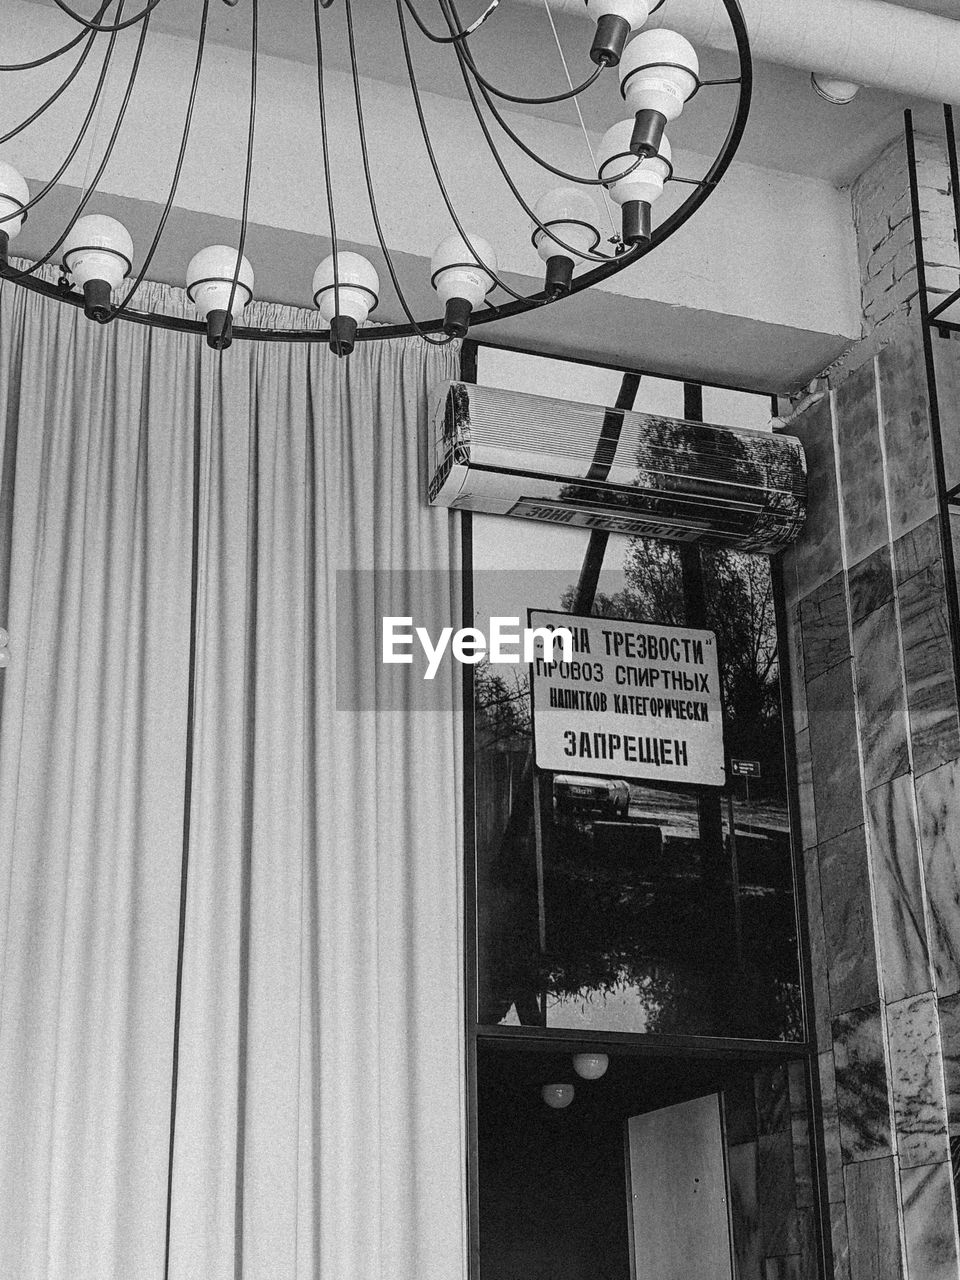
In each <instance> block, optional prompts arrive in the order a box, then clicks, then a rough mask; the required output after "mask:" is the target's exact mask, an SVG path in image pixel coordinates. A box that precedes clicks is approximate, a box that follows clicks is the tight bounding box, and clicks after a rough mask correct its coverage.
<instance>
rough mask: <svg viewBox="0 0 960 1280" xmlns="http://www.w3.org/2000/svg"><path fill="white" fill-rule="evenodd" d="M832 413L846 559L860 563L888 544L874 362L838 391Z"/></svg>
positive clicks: (845, 382) (853, 374)
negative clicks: (834, 427) (834, 424)
mask: <svg viewBox="0 0 960 1280" xmlns="http://www.w3.org/2000/svg"><path fill="white" fill-rule="evenodd" d="M833 411H834V418H835V422H836V429H837V462H838V470H839V472H840V504H841V511H842V515H843V525H844V532H845V537H846V541H847V558H848V559H849V560H851V561H858V560H862V559H863V558H864V556H868V555H870V553H871V552H872V551H876V550H877V548H878V547H880V546H882V545H883V544H884V543H885V542H886V540H887V504H886V495H885V492H884V482H883V455H882V453H881V450H880V422H879V417H878V413H877V393H876V369H875V364H874V361H872V360H868V361H867V363H866V364H864V365H862V366H861V367H860V368H859V369H857V370H856V372H854V373H852V374H850V376H849V377H848V378H846V379H845V381H844V382H843V383H842V384H841V385H840V386H839V387H838V388H837V393H836V398H835V400H834V408H833Z"/></svg>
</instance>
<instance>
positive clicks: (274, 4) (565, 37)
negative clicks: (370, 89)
mask: <svg viewBox="0 0 960 1280" xmlns="http://www.w3.org/2000/svg"><path fill="white" fill-rule="evenodd" d="M37 2H38V3H42V4H45V5H47V6H48V7H52V6H53V0H37ZM417 2H418V8H419V10H420V11H421V13H422V16H423V17H424V19H425V20H427V19H429V21H430V23H431V24H432V26H433V28H434V29H436V30H438V31H439V30H440V21H439V17H438V12H437V6H436V5H435V4H434V3H430V2H429V0H417ZM397 3H398V0H353V16H354V23H355V37H356V46H357V52H358V63H359V65H360V67H361V70H362V72H363V74H364V75H367V76H370V77H371V78H373V79H382V80H387V81H389V82H393V83H398V84H403V83H406V79H407V72H406V64H405V60H404V54H403V49H402V41H401V40H400V38H399V29H398V20H397V8H396V6H397ZM901 4H902V5H904V6H905V7H909V8H912V9H922V10H925V11H927V12H930V13H937V14H940V15H942V16H945V17H951V18H956V19H957V20H960V0H901ZM86 7H87V8H88V9H90V10H91V11H92V9H93V7H94V4H93V0H86ZM199 7H200V6H199V4H198V2H197V0H160V4H159V6H158V8H157V10H156V12H155V14H154V16H153V20H152V21H153V23H154V24H155V26H156V27H158V28H159V29H161V30H165V31H168V32H175V33H181V34H186V33H194V32H195V31H196V29H197V23H198V10H199ZM484 7H485V6H484V5H481V4H480V3H479V0H461V12H462V14H463V16H464V17H465V18H466V17H468V16H469V17H473V16H475V15H476V14H479V13H480V12H482V10H483V8H484ZM250 16H251V13H250V4H249V0H239V2H238V3H237V4H236V6H235V7H231V6H229V5H227V4H225V3H223V2H222V0H211V7H210V19H209V37H210V38H211V39H213V40H215V41H217V42H220V43H224V44H228V45H233V46H235V47H244V48H245V47H248V46H249V41H250ZM63 21H64V29H65V31H71V30H72V29H73V26H72V24H71V23H70V21H69V19H67V18H66V17H64V20H63ZM322 22H323V32H324V55H325V58H326V59H327V61H328V63H329V64H330V65H333V66H339V67H343V68H346V67H347V66H349V60H348V42H347V31H346V21H345V4H344V2H343V0H334V3H333V4H332V5H331V7H330V9H328V10H324V11H323V17H322ZM555 23H556V29H557V33H558V36H559V40H560V44H561V47H562V48H563V50H564V52H565V55H566V57H567V62H568V64H569V67H570V72H571V75H573V76H577V75H578V73H581V72H585V71H587V70H590V69H592V68H591V64H589V62H588V61H587V58H586V56H585V49H586V45H587V37H588V36H589V31H590V28H589V25H588V24H587V23H586V22H584V21H583V20H582V19H580V18H578V17H575V16H571V15H570V14H569V13H565V12H558V13H557V14H556V16H555ZM259 26H260V32H259V41H260V48H261V50H262V51H263V52H267V53H270V54H273V55H275V56H277V57H283V58H289V59H294V60H297V61H302V62H310V61H312V60H313V58H314V56H315V53H314V48H315V34H314V18H313V3H312V0H270V3H269V4H263V3H261V4H260V14H259ZM407 27H408V30H409V33H410V43H411V49H412V54H413V58H414V63H415V66H416V71H417V76H418V80H419V83H420V85H421V87H422V88H423V89H425V90H429V91H432V92H435V93H440V94H446V95H455V96H460V97H462V96H463V95H464V89H463V84H462V81H461V79H460V73H459V70H458V68H457V64H456V59H455V57H454V55H453V53H452V52H451V51H450V49H449V46H437V45H430V44H428V43H427V41H426V40H424V38H423V37H422V36H421V35H420V33H419V32H418V31H417V30H416V28H415V27H414V26H413V24H412V23H411V22H410V21H409V19H408V21H407ZM531 40H534V41H536V42H537V45H538V46H539V47H540V48H542V50H543V57H542V59H536V60H531V58H530V54H529V50H530V47H531ZM472 48H473V49H474V56H475V57H476V60H477V63H478V65H479V66H480V67H481V69H482V70H483V71H484V72H485V73H486V74H487V75H488V77H489V78H490V79H491V80H493V81H494V82H495V83H496V84H497V85H498V86H500V87H502V88H504V89H507V90H512V91H516V92H520V93H525V94H527V95H528V96H538V95H542V94H544V93H550V92H556V89H557V86H558V84H562V83H563V80H562V76H563V69H562V65H561V63H560V59H559V54H558V52H557V46H556V42H555V41H554V36H553V32H552V30H551V25H550V21H549V18H548V15H547V12H546V8H545V7H544V8H540V7H539V6H537V5H535V4H518V3H515V2H512V0H505V2H504V3H502V4H501V7H500V8H499V9H498V10H497V11H496V13H495V14H494V15H493V16H492V18H491V20H490V21H488V22H487V23H485V24H484V26H483V27H482V28H481V29H480V31H479V32H478V33H477V34H476V35H475V36H474V37H473V41H472ZM701 64H702V66H703V68H704V71H705V74H706V75H707V76H708V77H714V76H722V75H724V74H729V73H730V71H731V70H733V69H735V60H734V59H733V57H732V55H729V54H724V53H721V52H717V51H713V50H702V51H701ZM755 73H756V77H755V96H754V105H753V110H752V113H751V118H750V123H749V125H748V128H747V133H746V136H745V138H744V141H743V144H742V146H741V151H740V155H739V158H740V159H741V160H744V161H748V162H750V163H752V164H756V165H760V166H762V167H764V168H772V169H779V170H783V171H786V172H788V173H800V174H807V175H810V176H814V177H819V178H824V179H826V180H828V181H830V182H832V183H834V184H835V185H837V186H842V185H845V184H847V183H849V182H850V181H852V180H853V178H855V177H856V176H857V174H858V173H860V172H861V171H862V170H863V169H864V168H865V167H866V165H867V164H868V163H869V162H870V160H871V159H872V158H873V157H874V156H875V155H876V154H877V153H878V152H879V151H880V150H882V148H883V147H884V146H885V145H886V144H887V143H888V142H889V141H891V140H892V139H893V138H894V137H896V136H898V135H899V133H900V132H901V130H902V127H903V111H904V108H905V107H912V108H913V109H914V111H915V114H916V116H917V124H918V126H919V128H920V130H921V131H925V132H930V133H936V132H937V131H938V130H939V128H940V120H941V116H940V111H939V108H938V107H937V106H936V105H935V104H931V103H918V102H910V101H908V100H907V99H905V98H902V97H899V96H897V95H895V94H892V93H887V92H884V91H882V90H878V89H870V88H865V89H862V90H861V92H860V93H859V94H858V96H857V97H856V98H855V99H854V101H853V102H852V103H851V104H849V105H848V106H845V107H837V106H832V105H830V104H828V103H826V102H824V101H822V100H821V99H820V98H819V97H817V95H816V94H815V93H814V92H813V91H812V89H811V87H810V83H809V77H808V76H807V75H806V74H805V73H803V72H800V71H796V70H794V69H792V68H788V67H782V66H774V65H772V64H770V63H760V64H757V66H756V67H755ZM241 92H242V90H241ZM731 92H732V91H731V90H730V89H714V90H713V91H712V96H711V93H709V92H706V91H704V92H702V93H701V94H699V95H698V97H697V99H695V100H694V101H693V102H692V103H691V104H690V106H689V107H688V109H687V111H686V112H685V114H684V117H683V121H682V141H683V143H684V145H685V146H686V147H687V148H689V149H690V150H692V151H698V152H700V153H702V154H710V153H712V152H714V151H715V150H716V147H717V144H718V141H719V138H720V135H721V134H722V132H723V131H725V129H726V125H727V123H728V121H729V118H730V115H729V111H728V109H727V103H728V102H729V101H730V94H731ZM581 107H582V110H583V115H584V119H585V121H586V124H587V126H588V127H589V128H590V129H592V130H596V131H602V130H603V129H605V128H606V127H607V125H609V124H610V123H612V122H613V121H614V120H616V119H618V118H620V116H621V115H622V114H623V108H622V104H621V99H620V95H619V91H618V86H617V82H616V78H615V77H609V78H608V77H601V80H600V81H599V82H598V84H597V85H596V86H594V87H593V88H592V89H591V90H590V91H588V92H587V93H586V94H585V95H583V97H582V99H581ZM525 110H528V111H533V112H536V113H537V114H542V115H548V116H552V117H553V118H559V119H564V120H566V121H568V122H574V123H575V122H576V110H575V107H574V106H573V104H572V103H570V102H566V103H561V104H557V105H554V106H547V107H542V106H541V107H536V108H525ZM677 134H678V136H680V126H677Z"/></svg>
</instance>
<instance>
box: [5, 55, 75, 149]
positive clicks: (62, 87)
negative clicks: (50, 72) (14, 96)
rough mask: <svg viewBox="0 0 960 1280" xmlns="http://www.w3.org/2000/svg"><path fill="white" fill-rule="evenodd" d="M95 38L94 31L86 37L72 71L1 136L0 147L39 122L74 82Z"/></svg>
mask: <svg viewBox="0 0 960 1280" xmlns="http://www.w3.org/2000/svg"><path fill="white" fill-rule="evenodd" d="M79 38H80V39H81V40H82V39H83V38H84V37H83V34H82V33H81V35H80V37H79ZM96 38H97V33H96V32H95V31H92V32H91V33H90V35H88V36H87V37H86V40H87V43H86V45H85V46H84V48H83V49H82V50H81V51H80V57H79V58H78V59H77V61H76V64H75V65H74V67H73V70H72V71H71V72H70V74H69V75H68V76H67V78H66V79H65V80H64V81H63V82H62V83H61V84H59V85H58V86H57V88H56V89H54V91H53V93H51V95H50V97H49V98H47V100H46V101H45V102H42V103H41V104H40V106H39V107H37V109H36V110H35V111H34V112H32V113H31V114H30V115H29V116H27V117H26V119H25V120H21V121H20V123H19V124H15V125H14V126H13V128H12V129H10V130H9V131H8V132H7V133H5V134H3V136H2V137H0V147H2V146H3V145H4V144H5V143H7V142H9V141H10V139H11V138H15V137H16V136H17V134H18V133H23V131H24V129H29V128H30V126H31V125H32V124H33V123H34V121H35V120H39V119H40V117H41V116H42V115H43V113H44V112H45V111H46V110H47V109H48V108H49V107H52V106H53V104H54V103H55V102H56V101H57V99H58V98H59V97H60V95H61V94H62V93H64V92H65V91H66V90H67V89H69V87H70V86H71V85H72V84H73V82H74V80H75V79H76V78H77V75H78V74H79V72H80V69H81V67H82V66H83V64H84V63H85V62H86V60H87V58H88V57H89V56H90V50H91V49H92V48H93V42H94V41H95V40H96ZM16 70H18V71H19V70H21V68H19V67H18V68H16Z"/></svg>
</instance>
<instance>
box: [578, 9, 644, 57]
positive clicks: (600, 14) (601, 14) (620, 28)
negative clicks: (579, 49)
mask: <svg viewBox="0 0 960 1280" xmlns="http://www.w3.org/2000/svg"><path fill="white" fill-rule="evenodd" d="M585 3H586V6H587V13H589V15H590V17H591V18H594V19H595V20H596V23H597V34H596V35H595V36H594V38H593V44H592V45H591V46H590V58H591V60H592V61H593V62H595V63H596V64H597V66H603V67H615V66H616V65H617V63H618V62H619V61H620V57H621V55H622V53H623V46H624V45H625V44H626V43H627V38H628V36H629V35H630V32H631V31H639V30H640V28H641V27H642V26H643V24H644V23H645V22H646V20H647V18H649V16H650V0H585Z"/></svg>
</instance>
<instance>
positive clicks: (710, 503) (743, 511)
mask: <svg viewBox="0 0 960 1280" xmlns="http://www.w3.org/2000/svg"><path fill="white" fill-rule="evenodd" d="M432 404H433V408H432V413H431V423H432V430H433V441H432V446H433V453H432V465H431V474H430V477H429V495H430V501H431V503H434V504H435V505H438V506H446V507H455V508H458V509H460V510H467V511H482V512H487V513H489V514H493V515H511V516H516V517H518V518H521V519H526V520H540V521H546V522H548V523H551V524H559V525H571V526H578V527H584V528H593V529H604V530H608V531H609V532H616V533H626V534H631V535H640V536H647V537H660V538H669V539H672V540H676V541H686V542H693V541H701V542H706V543H715V544H721V545H725V546H733V547H737V548H739V549H741V550H743V551H759V552H773V551H776V550H778V549H779V548H780V547H782V546H785V545H786V544H787V543H789V542H792V541H793V539H794V538H796V536H797V534H798V533H799V531H800V528H801V527H802V524H803V517H804V510H805V500H806V467H805V464H804V458H803V450H802V448H801V446H800V443H799V441H798V440H795V439H793V438H792V437H790V436H782V435H774V434H772V433H768V432H764V431H753V430H749V429H745V428H734V427H718V426H712V425H710V424H708V423H700V422H687V421H684V420H683V419H678V418H665V417H662V416H660V415H655V414H644V413H633V412H621V411H617V410H615V411H610V410H607V409H605V408H604V407H603V406H601V405H588V404H575V403H572V402H570V401H563V400H551V399H548V398H547V397H545V396H532V395H524V394H521V393H519V392H515V391H499V390H494V389H492V388H489V387H477V386H473V385H471V384H470V383H465V382H445V383H442V384H441V385H440V386H439V387H438V388H437V389H436V390H435V392H434V396H433V402H432Z"/></svg>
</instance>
